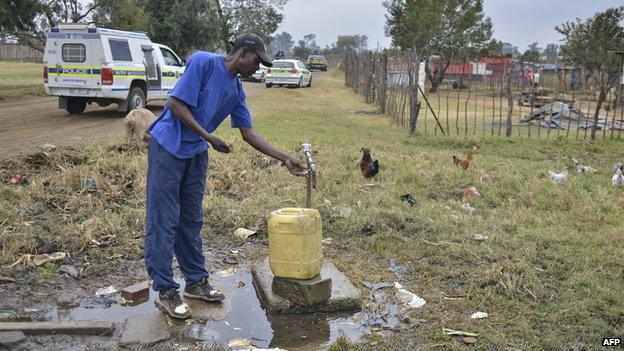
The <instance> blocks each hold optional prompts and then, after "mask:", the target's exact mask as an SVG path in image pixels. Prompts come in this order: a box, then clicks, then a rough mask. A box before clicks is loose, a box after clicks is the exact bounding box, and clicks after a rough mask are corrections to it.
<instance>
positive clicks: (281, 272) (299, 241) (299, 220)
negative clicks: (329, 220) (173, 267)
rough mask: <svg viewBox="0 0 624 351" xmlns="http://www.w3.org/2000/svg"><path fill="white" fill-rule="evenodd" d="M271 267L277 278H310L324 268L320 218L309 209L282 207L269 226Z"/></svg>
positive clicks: (271, 216)
mask: <svg viewBox="0 0 624 351" xmlns="http://www.w3.org/2000/svg"><path fill="white" fill-rule="evenodd" d="M268 234H269V266H270V267H271V271H272V272H273V274H274V275H275V276H276V277H281V278H293V279H310V278H313V277H315V276H316V275H318V274H319V273H320V271H321V266H322V265H323V248H322V245H321V240H322V238H323V224H322V221H321V215H320V214H319V212H318V211H317V210H315V209H310V208H282V209H279V210H276V211H273V212H271V214H270V215H269V223H268Z"/></svg>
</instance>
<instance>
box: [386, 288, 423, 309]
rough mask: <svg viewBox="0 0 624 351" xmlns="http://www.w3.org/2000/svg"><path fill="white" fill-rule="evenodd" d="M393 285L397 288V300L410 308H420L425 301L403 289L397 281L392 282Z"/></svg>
mask: <svg viewBox="0 0 624 351" xmlns="http://www.w3.org/2000/svg"><path fill="white" fill-rule="evenodd" d="M394 287H395V288H396V289H397V297H398V299H399V301H401V302H402V303H403V304H405V305H406V306H408V307H410V308H421V307H423V306H424V305H425V304H426V303H427V301H425V299H423V298H421V297H419V296H418V295H416V294H414V293H412V292H410V291H407V290H405V289H403V286H402V285H401V284H399V283H398V282H394Z"/></svg>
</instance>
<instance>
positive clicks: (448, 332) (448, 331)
mask: <svg viewBox="0 0 624 351" xmlns="http://www.w3.org/2000/svg"><path fill="white" fill-rule="evenodd" d="M442 332H443V333H444V334H446V335H453V336H472V337H475V338H478V337H479V333H471V332H467V331H463V330H453V329H448V328H442Z"/></svg>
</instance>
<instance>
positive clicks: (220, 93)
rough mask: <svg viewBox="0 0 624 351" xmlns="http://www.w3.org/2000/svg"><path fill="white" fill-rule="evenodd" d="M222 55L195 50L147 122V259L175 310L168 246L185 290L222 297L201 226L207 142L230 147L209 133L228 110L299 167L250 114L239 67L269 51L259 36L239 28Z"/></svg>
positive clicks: (296, 170) (261, 147) (244, 129)
mask: <svg viewBox="0 0 624 351" xmlns="http://www.w3.org/2000/svg"><path fill="white" fill-rule="evenodd" d="M230 44H232V46H233V48H232V50H231V52H230V54H228V55H227V56H225V57H224V56H221V55H216V54H212V53H208V52H196V53H195V54H193V55H192V56H191V57H190V59H189V61H188V64H187V66H186V70H185V72H184V74H183V75H182V78H180V80H179V81H178V83H177V84H176V86H175V87H174V89H173V91H172V92H171V97H170V98H169V100H167V103H166V104H165V110H164V111H163V113H162V114H161V115H160V117H158V119H157V120H156V121H155V122H154V123H153V124H152V125H151V127H150V134H151V135H152V140H151V142H150V144H149V151H148V157H147V160H148V168H147V189H146V193H147V195H146V208H147V211H146V236H145V247H144V249H145V265H146V267H147V272H148V274H149V276H150V278H151V279H152V280H153V286H152V287H153V289H154V290H156V291H158V292H159V299H158V300H157V301H156V303H157V305H158V307H159V308H160V309H162V310H163V311H165V312H166V313H168V314H169V315H171V316H172V317H175V318H182V319H184V318H188V317H190V316H191V310H190V308H189V307H188V305H187V304H185V303H183V302H182V299H181V298H180V295H179V294H178V290H177V289H178V288H179V287H180V286H179V284H177V283H176V282H175V281H174V280H173V270H172V267H171V265H172V261H173V254H174V253H175V256H176V258H177V260H178V263H179V265H180V270H181V271H182V273H183V274H184V278H185V281H186V287H185V288H184V296H186V297H188V298H196V299H201V300H205V301H221V300H223V299H224V298H225V296H224V295H223V293H221V292H219V291H216V290H215V289H213V288H212V287H211V286H210V284H209V283H208V272H207V270H206V267H205V259H204V255H203V251H202V240H201V235H200V231H201V228H202V225H203V210H202V199H203V195H204V189H205V181H206V172H207V168H208V151H207V149H208V145H207V143H208V144H210V146H212V147H213V148H214V149H215V150H217V151H219V152H223V153H228V152H230V147H229V146H228V144H227V143H226V142H225V141H224V140H222V139H221V138H219V137H217V136H215V135H212V134H211V133H212V132H214V131H215V129H217V127H218V126H219V125H220V124H221V122H223V120H224V119H225V118H226V117H227V116H228V115H230V116H231V121H232V127H233V128H238V129H239V130H240V133H241V135H242V137H243V139H244V140H245V141H246V142H247V143H249V144H250V145H251V146H253V147H254V148H256V149H257V150H258V151H260V152H263V153H265V154H267V155H269V156H271V157H273V158H276V159H278V160H281V161H282V162H283V163H284V164H285V165H286V167H288V170H289V171H290V172H291V173H292V174H294V175H299V176H302V175H305V169H304V168H303V167H302V166H301V165H300V164H299V161H298V160H297V159H296V158H293V157H291V156H289V155H288V154H286V153H284V152H282V151H280V150H278V149H276V148H275V147H273V146H272V145H271V144H269V143H268V142H267V141H266V140H265V139H264V138H263V137H262V136H260V135H259V134H258V133H256V132H255V131H254V130H253V128H252V122H251V114H250V112H249V109H248V108H247V104H246V101H245V93H244V92H243V88H242V85H241V83H240V81H239V79H238V77H237V74H239V73H241V74H245V73H253V72H255V71H256V70H257V69H258V66H259V64H260V63H262V64H263V65H265V66H267V67H271V66H272V63H271V59H270V58H269V55H268V54H267V53H266V47H265V45H264V42H263V41H262V39H261V38H260V37H258V36H257V35H255V34H247V35H242V36H240V37H238V38H236V40H235V41H234V42H233V43H230Z"/></svg>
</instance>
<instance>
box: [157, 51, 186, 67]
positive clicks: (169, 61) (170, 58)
mask: <svg viewBox="0 0 624 351" xmlns="http://www.w3.org/2000/svg"><path fill="white" fill-rule="evenodd" d="M160 52H162V55H163V58H164V59H165V65H167V66H182V65H181V64H180V62H179V61H178V59H177V58H176V57H175V55H174V54H173V53H172V52H171V51H169V50H167V49H163V48H160Z"/></svg>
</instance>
